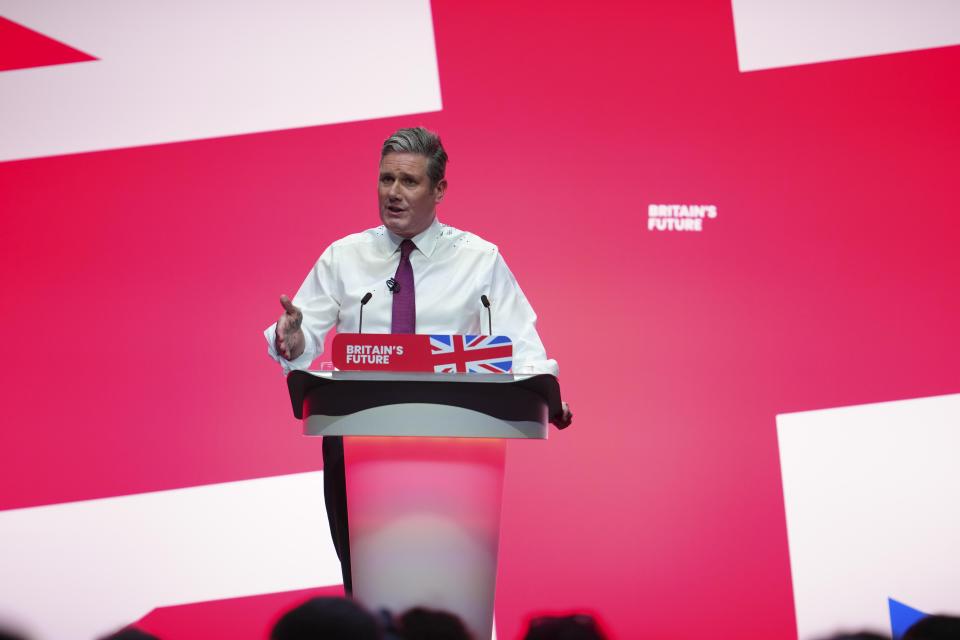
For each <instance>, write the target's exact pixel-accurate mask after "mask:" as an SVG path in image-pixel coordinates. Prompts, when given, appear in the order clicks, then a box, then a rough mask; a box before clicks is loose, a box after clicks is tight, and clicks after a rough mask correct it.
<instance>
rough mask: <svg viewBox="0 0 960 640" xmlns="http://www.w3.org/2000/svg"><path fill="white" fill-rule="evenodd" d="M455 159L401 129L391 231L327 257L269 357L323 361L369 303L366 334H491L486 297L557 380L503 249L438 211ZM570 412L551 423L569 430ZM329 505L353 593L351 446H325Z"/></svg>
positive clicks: (365, 235) (280, 327)
mask: <svg viewBox="0 0 960 640" xmlns="http://www.w3.org/2000/svg"><path fill="white" fill-rule="evenodd" d="M446 166H447V153H446V151H445V150H444V149H443V145H442V144H441V142H440V138H439V136H437V135H436V134H435V133H433V132H431V131H427V130H426V129H422V128H420V127H417V128H414V129H400V130H399V131H397V132H396V133H394V134H393V135H392V136H390V137H389V138H388V139H387V140H386V141H385V142H384V143H383V148H382V149H381V153H380V174H379V187H378V196H379V203H380V220H381V222H383V225H382V226H380V227H376V228H374V229H368V230H367V231H364V232H362V233H355V234H352V235H349V236H347V237H345V238H342V239H340V240H337V241H336V242H334V243H333V244H332V245H330V246H329V247H328V248H327V250H326V251H324V252H323V254H322V255H321V256H320V259H319V260H318V261H317V263H316V264H315V265H314V267H313V270H312V271H311V272H310V273H309V274H308V275H307V279H306V280H305V281H304V283H303V285H302V286H301V287H300V290H299V291H298V292H297V294H296V295H295V296H294V298H293V300H292V301H291V300H290V299H289V298H287V296H280V304H281V305H282V306H283V309H284V313H283V315H282V316H280V319H279V320H278V321H277V323H276V324H274V325H272V326H270V327H268V328H267V330H266V331H265V332H264V335H265V336H266V339H267V345H268V351H269V353H270V356H271V357H272V358H274V359H275V360H277V361H278V362H279V363H280V364H281V366H282V367H283V369H284V372H289V371H290V370H292V369H306V368H307V367H309V366H310V363H311V362H313V360H314V359H315V358H316V357H317V356H318V355H320V352H321V351H322V349H323V341H324V337H325V336H326V335H327V333H328V332H329V331H330V329H331V328H333V327H334V326H336V328H337V331H338V332H343V333H350V332H357V331H358V329H359V315H360V307H361V304H360V301H361V299H363V298H364V296H366V295H367V294H368V293H369V294H371V295H370V298H369V301H368V302H367V304H366V305H365V306H364V311H363V313H364V315H363V330H364V332H365V333H421V334H489V333H492V332H491V331H490V327H489V326H488V316H487V315H486V313H485V311H486V310H485V309H484V308H483V305H482V303H481V296H486V297H487V300H489V302H490V305H491V310H492V316H493V319H494V321H495V322H496V325H495V328H496V334H498V335H506V336H509V337H510V338H511V339H512V340H513V363H514V366H513V370H514V372H515V373H550V374H553V375H557V372H558V368H557V363H556V361H555V360H549V359H547V356H546V352H545V351H544V348H543V343H542V342H541V341H540V337H539V336H538V335H537V331H536V328H535V324H536V320H537V316H536V314H535V313H534V312H533V309H532V308H530V304H529V303H528V302H527V299H526V297H525V296H524V295H523V292H522V291H521V290H520V287H519V285H518V284H517V281H516V279H514V277H513V274H512V273H510V270H509V269H508V268H507V264H506V262H504V260H503V258H502V257H501V256H500V253H499V251H498V250H497V247H496V246H495V245H492V244H490V243H489V242H486V241H484V240H482V239H480V238H479V237H477V236H475V235H473V234H472V233H468V232H465V231H460V230H458V229H454V228H453V227H449V226H447V225H444V224H441V223H440V221H439V220H437V204H439V203H440V202H441V201H442V200H443V197H444V195H445V194H446V191H447V180H446V178H445V171H446ZM572 418H573V416H572V414H571V413H570V409H569V406H568V405H567V404H566V403H564V405H563V412H562V414H559V415H557V416H553V417H552V418H551V421H552V422H553V423H554V424H556V425H558V426H561V427H563V426H567V425H568V424H570V422H571V420H572ZM323 466H324V497H325V499H326V503H327V515H328V517H329V520H330V529H331V533H332V534H333V540H334V546H335V547H336V549H337V555H338V556H339V558H340V562H341V565H342V567H343V582H344V588H345V589H346V591H347V593H350V592H351V590H352V584H351V581H350V547H349V538H348V536H347V508H346V493H345V484H346V482H345V480H344V467H343V441H342V439H341V438H335V437H326V438H324V441H323Z"/></svg>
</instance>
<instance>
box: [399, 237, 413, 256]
mask: <svg viewBox="0 0 960 640" xmlns="http://www.w3.org/2000/svg"><path fill="white" fill-rule="evenodd" d="M416 248H417V245H415V244H413V240H411V239H410V238H407V239H406V240H404V241H403V242H401V243H400V257H401V258H409V257H410V253H411V252H412V251H413V250H414V249H416Z"/></svg>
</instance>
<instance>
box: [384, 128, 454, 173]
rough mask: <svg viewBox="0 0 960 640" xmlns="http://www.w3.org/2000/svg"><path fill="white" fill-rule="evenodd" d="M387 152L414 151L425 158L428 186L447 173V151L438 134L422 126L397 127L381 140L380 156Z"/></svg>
mask: <svg viewBox="0 0 960 640" xmlns="http://www.w3.org/2000/svg"><path fill="white" fill-rule="evenodd" d="M388 153H416V154H417V155H421V156H424V157H425V158H426V159H427V177H429V178H430V186H431V187H435V186H437V183H438V182H440V181H441V180H443V178H444V176H445V175H446V174H447V152H446V151H445V150H444V148H443V143H442V142H440V136H438V135H437V134H435V133H434V132H433V131H430V130H429V129H424V128H423V127H412V128H410V129H397V131H396V133H394V134H393V135H392V136H390V137H389V138H387V139H386V140H384V141H383V148H382V149H381V150H380V158H381V159H383V157H384V156H386V155H387V154H388Z"/></svg>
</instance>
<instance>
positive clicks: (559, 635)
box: [523, 613, 606, 640]
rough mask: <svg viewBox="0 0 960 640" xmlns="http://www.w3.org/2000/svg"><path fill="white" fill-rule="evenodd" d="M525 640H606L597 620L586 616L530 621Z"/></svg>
mask: <svg viewBox="0 0 960 640" xmlns="http://www.w3.org/2000/svg"><path fill="white" fill-rule="evenodd" d="M523 638H524V640H606V637H605V636H604V635H603V632H602V631H600V627H599V626H598V625H597V622H596V620H594V619H593V618H592V617H591V616H588V615H586V614H582V613H580V614H576V615H572V616H543V617H540V618H534V619H533V620H531V621H530V627H529V628H528V629H527V635H525V636H524V637H523Z"/></svg>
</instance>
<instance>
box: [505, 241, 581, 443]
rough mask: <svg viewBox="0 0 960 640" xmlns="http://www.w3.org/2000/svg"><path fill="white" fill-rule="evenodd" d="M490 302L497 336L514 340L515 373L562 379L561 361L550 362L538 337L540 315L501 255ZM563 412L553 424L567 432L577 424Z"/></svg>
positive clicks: (552, 418)
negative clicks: (558, 376) (540, 374)
mask: <svg viewBox="0 0 960 640" xmlns="http://www.w3.org/2000/svg"><path fill="white" fill-rule="evenodd" d="M489 286H490V301H491V305H496V306H495V307H494V313H493V317H494V318H496V320H495V321H494V325H493V326H494V327H496V331H495V333H497V334H498V335H506V336H509V337H510V338H511V339H512V340H513V371H514V373H549V374H551V375H554V376H556V375H559V373H560V367H559V366H558V365H557V361H556V360H553V359H550V358H547V351H546V349H544V347H543V342H542V341H541V340H540V335H539V334H538V333H537V326H536V325H537V314H536V313H535V312H534V310H533V307H531V306H530V303H529V302H528V301H527V297H526V296H525V295H523V290H522V289H520V285H519V283H517V279H516V278H515V277H514V276H513V273H512V272H511V271H510V269H509V267H507V263H506V261H505V260H504V259H503V257H502V256H501V255H500V253H499V252H497V257H496V261H495V263H494V265H493V271H492V273H491V276H490V285H489ZM562 405H563V406H562V411H561V412H560V413H559V414H557V415H554V416H550V422H551V423H552V424H554V425H556V426H557V427H559V428H561V429H563V428H564V427H568V426H570V423H571V422H573V413H572V412H571V411H570V405H568V404H567V403H566V402H564V403H562Z"/></svg>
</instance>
